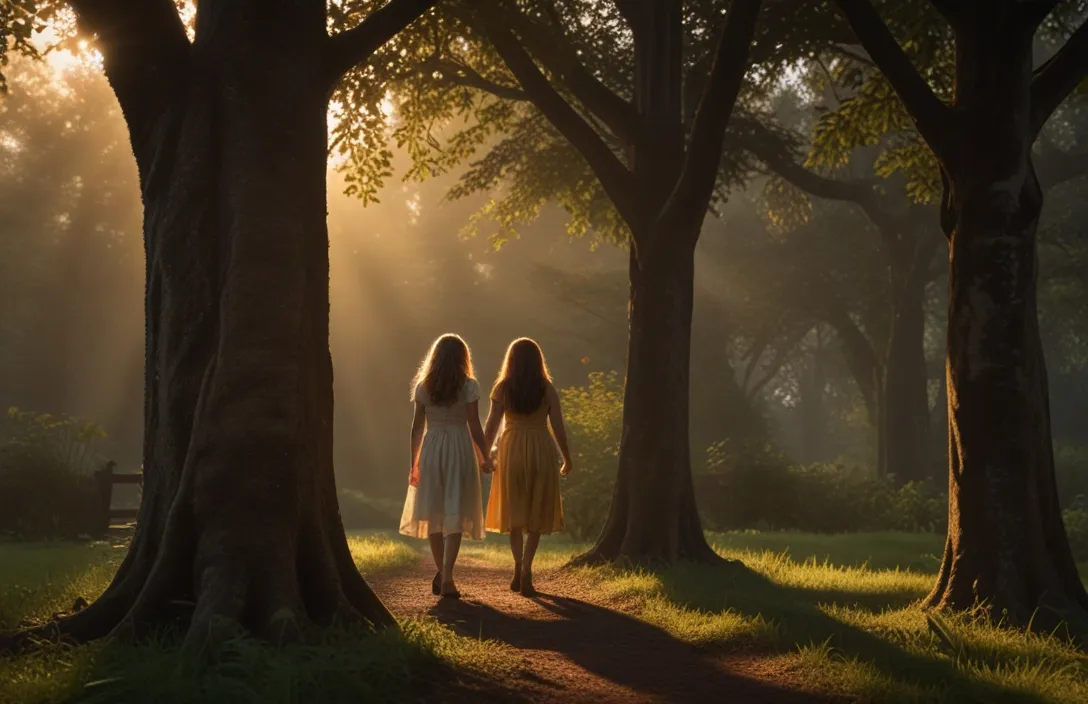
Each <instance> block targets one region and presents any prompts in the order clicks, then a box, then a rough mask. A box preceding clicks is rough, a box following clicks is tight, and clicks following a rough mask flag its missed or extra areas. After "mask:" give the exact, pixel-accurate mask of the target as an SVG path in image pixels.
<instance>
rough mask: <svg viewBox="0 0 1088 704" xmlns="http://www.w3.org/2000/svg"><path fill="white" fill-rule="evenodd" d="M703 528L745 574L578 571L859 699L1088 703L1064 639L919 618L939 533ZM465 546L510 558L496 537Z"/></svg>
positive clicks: (551, 546)
mask: <svg viewBox="0 0 1088 704" xmlns="http://www.w3.org/2000/svg"><path fill="white" fill-rule="evenodd" d="M710 537H711V542H712V543H713V544H714V545H715V547H716V549H717V550H718V551H719V553H721V554H722V555H724V556H726V557H729V558H733V559H736V560H740V561H742V562H743V564H744V565H745V566H746V568H747V569H745V568H707V567H699V566H693V565H686V566H678V567H674V568H670V569H667V570H664V571H661V572H645V571H626V570H619V569H615V568H599V569H585V570H579V572H578V575H577V577H578V578H579V579H583V580H589V581H591V582H593V583H595V584H596V585H597V586H598V588H599V589H600V590H602V591H603V593H605V594H606V595H607V596H608V598H609V600H610V601H611V602H612V603H613V604H614V607H615V608H619V609H622V610H624V611H628V612H631V613H634V614H636V615H637V616H638V617H639V618H641V619H643V620H645V621H648V622H650V623H652V624H654V625H656V626H658V627H659V628H662V629H664V630H665V631H668V632H669V633H671V634H672V635H673V636H674V637H676V638H678V639H681V640H685V641H688V642H691V643H693V644H696V645H699V646H703V647H706V648H720V649H729V650H744V651H756V652H768V653H796V654H798V655H799V659H798V664H797V667H798V671H797V672H796V675H798V676H800V677H801V678H802V679H804V680H805V681H806V682H810V683H813V684H816V685H818V686H819V688H820V689H824V690H829V691H833V692H839V693H842V694H846V695H852V696H854V697H857V698H859V699H860V700H862V701H869V702H889V703H894V702H957V703H958V702H998V701H1008V702H1013V701H1015V702H1070V703H1073V702H1077V703H1080V702H1085V701H1088V657H1086V656H1085V654H1084V653H1083V652H1080V651H1078V650H1076V649H1075V648H1073V647H1071V646H1070V645H1068V644H1067V643H1064V642H1062V641H1061V640H1060V639H1058V638H1054V637H1046V636H1038V635H1031V634H1022V633H1014V632H1009V631H1005V630H1001V629H997V628H994V627H991V626H988V625H982V624H979V623H972V622H970V621H968V620H967V619H953V618H946V617H942V618H936V619H932V620H930V619H927V618H926V615H925V614H924V613H923V612H922V611H921V610H920V609H919V608H917V601H918V600H919V599H920V598H921V597H923V596H924V595H925V594H926V593H927V592H928V591H929V589H930V588H931V587H932V585H933V579H934V574H933V573H934V571H935V570H936V568H937V566H938V562H939V553H940V548H941V539H940V537H939V536H932V535H908V534H869V535H864V534H862V535H845V536H818V535H806V534H785V533H777V534H776V533H762V534H760V533H733V534H725V535H712V536H710ZM584 547H585V546H583V545H577V544H573V543H570V542H565V541H563V540H551V541H545V542H544V543H543V544H542V547H541V554H540V561H541V565H542V566H544V565H558V564H562V563H564V562H566V561H567V560H568V559H569V558H570V557H571V556H572V555H574V554H576V553H577V552H578V551H579V550H580V549H583V548H584ZM465 552H466V554H468V555H471V556H473V557H476V558H478V559H483V560H487V561H492V562H496V563H500V562H501V563H505V564H509V562H510V558H509V555H508V553H507V552H506V549H505V547H504V546H503V545H501V543H499V541H493V542H489V543H487V544H484V545H479V544H472V545H470V547H468V548H467V549H466V550H465ZM1084 567H1085V566H1082V574H1085V575H1088V570H1085V569H1084Z"/></svg>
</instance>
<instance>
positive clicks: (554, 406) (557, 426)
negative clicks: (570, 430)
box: [545, 384, 574, 476]
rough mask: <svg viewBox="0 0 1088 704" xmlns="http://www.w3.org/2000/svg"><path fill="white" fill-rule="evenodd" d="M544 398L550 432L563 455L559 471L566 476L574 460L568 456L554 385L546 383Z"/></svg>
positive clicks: (565, 435)
mask: <svg viewBox="0 0 1088 704" xmlns="http://www.w3.org/2000/svg"><path fill="white" fill-rule="evenodd" d="M545 398H546V399H547V401H548V420H549V421H551V424H552V434H553V435H555V442H556V444H558V445H559V452H560V453H562V455H563V468H562V469H561V470H559V471H560V473H561V474H563V475H564V476H566V475H567V474H569V473H570V470H571V469H573V468H574V462H573V460H571V458H570V446H569V445H568V444H567V427H566V426H565V425H563V409H562V408H560V406H559V392H557V391H556V390H555V387H554V386H552V385H551V384H548V391H547V393H546V396H545Z"/></svg>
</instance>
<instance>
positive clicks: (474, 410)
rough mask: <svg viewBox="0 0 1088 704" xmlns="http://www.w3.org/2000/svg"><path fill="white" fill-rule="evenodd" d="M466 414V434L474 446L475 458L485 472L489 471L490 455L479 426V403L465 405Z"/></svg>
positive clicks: (481, 428) (481, 427) (473, 402)
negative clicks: (470, 437)
mask: <svg viewBox="0 0 1088 704" xmlns="http://www.w3.org/2000/svg"><path fill="white" fill-rule="evenodd" d="M465 410H466V411H467V413H468V432H469V434H470V435H471V436H472V442H473V444H475V445H476V457H477V459H478V460H479V461H480V463H481V464H482V465H483V467H484V471H485V472H490V471H491V454H490V453H489V452H488V451H487V442H486V441H485V440H484V429H483V426H481V425H480V402H479V401H472V402H471V403H467V404H465Z"/></svg>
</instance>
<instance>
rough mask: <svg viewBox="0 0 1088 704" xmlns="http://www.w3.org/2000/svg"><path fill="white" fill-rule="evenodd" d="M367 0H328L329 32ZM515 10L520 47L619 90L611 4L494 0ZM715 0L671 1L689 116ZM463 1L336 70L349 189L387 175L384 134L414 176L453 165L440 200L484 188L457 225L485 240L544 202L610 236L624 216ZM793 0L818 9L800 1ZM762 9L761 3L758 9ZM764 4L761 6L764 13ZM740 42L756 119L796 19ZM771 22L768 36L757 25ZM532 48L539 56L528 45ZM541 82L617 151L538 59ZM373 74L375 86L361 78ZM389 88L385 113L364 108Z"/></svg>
mask: <svg viewBox="0 0 1088 704" xmlns="http://www.w3.org/2000/svg"><path fill="white" fill-rule="evenodd" d="M375 4H376V3H375V2H373V0H344V1H343V2H337V3H334V5H335V6H336V10H335V12H334V13H333V15H332V25H333V28H334V31H340V30H343V29H346V28H349V27H351V26H352V25H353V24H355V23H356V22H358V21H359V18H361V17H363V16H365V14H366V13H367V12H369V11H370V9H371V8H372V7H373V6H374V5H375ZM501 7H506V8H507V9H511V8H513V9H515V10H516V12H517V15H516V17H517V19H513V20H511V22H512V23H513V24H512V26H513V27H514V28H515V29H516V30H517V33H518V34H519V35H520V36H522V38H523V41H524V43H525V45H526V49H527V50H528V51H529V53H530V54H533V55H538V54H539V53H540V52H569V54H568V55H569V56H573V57H575V58H576V59H577V61H578V62H579V63H580V64H581V65H582V66H584V67H585V69H586V70H587V71H588V72H589V73H590V74H591V75H592V76H594V77H595V78H596V79H597V80H598V81H600V82H601V84H603V85H604V86H605V87H606V88H608V89H609V90H611V91H612V92H613V93H614V94H615V95H617V96H619V97H620V98H622V99H624V100H631V98H632V97H633V88H632V86H633V75H632V72H633V65H634V62H633V56H632V52H633V48H634V44H633V38H632V35H631V32H630V29H629V28H628V26H627V23H626V21H624V20H623V18H622V17H621V16H620V14H619V11H618V9H617V7H616V4H615V3H612V2H604V3H601V2H596V1H595V0H554V1H548V0H526V1H525V2H509V3H498V4H497V5H496V8H501ZM727 8H728V2H726V1H725V0H714V1H713V2H707V3H687V4H685V17H684V30H685V34H684V37H683V40H684V44H685V46H684V61H685V86H684V93H685V95H684V102H685V109H684V113H685V114H684V116H685V120H687V122H688V123H689V124H690V120H691V118H692V117H693V115H694V111H695V108H696V107H697V104H698V98H699V96H700V95H701V91H702V87H703V81H704V79H705V75H706V72H707V71H708V69H709V62H708V60H707V59H708V57H709V56H710V55H711V53H712V51H713V48H714V46H715V43H716V40H717V35H718V31H719V30H720V28H721V26H722V25H723V22H724V16H725V12H726V9H727ZM463 10H464V8H463V6H458V5H457V4H446V5H443V6H440V7H439V8H438V9H436V10H435V11H432V12H431V13H429V14H428V15H426V16H425V17H424V18H422V19H421V20H420V21H418V22H416V23H415V24H413V25H412V26H411V27H410V28H409V29H408V30H407V31H406V32H404V33H402V34H401V35H400V36H398V37H397V39H395V40H394V41H392V42H390V43H389V44H387V45H386V46H385V47H383V49H382V50H381V51H380V52H379V55H378V56H377V57H376V58H375V59H374V60H373V61H372V62H371V64H370V65H369V66H368V67H367V68H365V69H360V70H357V71H355V72H353V73H352V74H350V75H349V76H347V77H346V79H345V80H344V81H343V83H342V84H341V86H340V87H339V88H338V90H337V93H336V96H335V98H334V99H335V100H336V101H337V103H338V104H340V105H342V106H343V107H344V109H343V110H342V111H341V112H340V113H339V114H338V115H337V118H336V124H335V126H334V128H333V129H334V135H335V140H334V146H335V149H336V150H337V151H338V153H339V154H341V155H342V156H345V157H346V159H345V160H344V162H343V167H342V168H343V169H344V170H345V171H346V172H348V173H349V174H351V176H350V179H351V180H350V186H349V189H350V190H351V192H352V193H354V194H356V195H359V196H360V197H362V198H364V200H372V199H373V198H374V197H375V195H376V189H377V188H378V187H379V186H380V184H381V183H384V182H385V180H386V179H388V178H389V177H390V175H391V174H390V172H389V170H388V168H387V166H388V164H387V156H386V154H387V153H386V152H383V147H382V146H381V145H383V144H384V139H385V136H386V135H387V134H391V135H392V136H393V137H395V140H396V143H397V145H398V146H400V147H402V148H404V149H405V150H406V152H407V154H408V157H409V159H410V163H409V164H408V165H407V166H406V167H405V171H404V178H406V179H423V178H428V177H431V176H434V175H438V174H444V173H449V172H451V171H453V170H455V169H459V168H462V167H467V168H466V170H465V171H464V172H463V174H462V176H461V179H460V181H459V183H458V184H457V185H456V186H455V187H454V188H452V189H451V190H450V192H449V193H448V197H449V198H451V199H458V198H465V197H469V196H472V195H474V194H480V193H486V194H487V195H488V196H489V198H488V200H487V202H486V203H485V205H484V206H483V207H482V208H481V209H480V210H479V211H478V212H477V213H476V216H475V217H474V218H473V219H472V221H471V222H470V223H469V225H468V226H467V227H466V228H465V234H467V235H469V236H472V235H486V236H488V237H490V239H491V242H492V243H493V244H494V245H495V246H496V247H498V246H501V245H502V244H503V243H504V242H506V241H508V240H509V239H511V238H513V237H516V236H517V234H518V232H519V230H520V229H521V228H522V227H523V226H524V225H526V224H528V223H530V222H532V221H534V220H535V219H536V218H537V216H538V215H539V214H540V213H541V212H542V210H543V209H544V207H545V206H546V205H548V204H551V205H556V206H558V207H560V208H561V209H562V210H563V211H565V213H566V214H567V217H568V222H567V226H566V234H567V235H568V236H571V237H589V239H590V241H591V243H592V244H593V245H596V244H597V243H599V242H609V243H613V244H622V243H624V242H626V240H627V237H628V232H627V227H626V224H625V223H624V222H623V221H622V220H621V218H620V217H619V215H618V214H617V212H616V211H615V209H614V207H613V205H612V203H611V201H610V200H609V199H608V198H607V197H606V196H605V194H604V192H603V191H602V189H601V187H600V185H599V183H598V182H597V179H596V177H595V176H594V175H593V173H592V172H591V171H590V169H589V167H588V165H587V164H586V162H585V160H584V159H583V158H582V156H581V154H580V153H579V152H578V151H577V150H575V149H574V148H572V147H571V146H570V145H569V144H568V142H567V141H566V139H564V138H562V137H561V136H560V135H559V134H558V133H557V132H556V131H555V130H554V129H553V128H552V126H551V125H550V124H549V123H548V122H547V121H546V120H545V119H544V118H543V117H542V116H541V115H540V113H539V112H538V111H537V110H536V109H535V108H534V107H533V106H532V104H531V103H530V102H529V101H528V100H527V99H526V97H525V96H524V95H523V94H522V92H521V89H520V87H519V86H518V84H517V82H516V81H515V79H514V78H513V76H512V75H510V73H509V71H508V70H507V69H506V67H505V65H504V64H503V62H502V61H501V59H500V58H499V57H498V56H497V55H496V54H495V52H494V50H493V49H492V48H491V47H490V46H489V44H488V43H487V42H486V41H484V40H482V38H480V37H479V36H478V34H477V33H476V32H475V31H474V30H473V29H472V27H471V26H470V24H469V23H467V22H466V21H465V18H464V16H463V14H462V13H463ZM804 10H805V12H813V13H816V12H818V11H819V10H818V8H817V7H815V6H806V7H805V8H804ZM496 11H498V10H496ZM774 11H775V9H774V7H772V8H771V9H769V10H767V12H768V13H772V14H773V12H774ZM769 16H770V15H769ZM761 31H762V33H763V34H761V35H760V36H759V37H758V38H757V40H756V42H755V44H754V45H753V60H754V61H755V62H757V63H758V66H756V67H754V68H753V69H752V70H751V71H750V72H749V75H748V79H749V80H748V81H747V85H746V89H745V93H744V95H742V97H741V101H740V104H739V106H738V112H743V113H745V114H748V115H749V116H753V117H756V118H758V117H759V116H760V115H761V114H762V113H763V112H764V111H765V110H766V109H767V105H766V98H767V96H768V95H769V94H770V93H771V92H772V91H773V89H774V86H775V85H776V82H777V81H778V78H779V76H780V75H781V72H782V71H783V70H784V69H785V67H786V66H787V65H788V64H789V63H791V62H792V61H795V60H796V58H797V56H798V55H800V54H801V53H803V52H805V51H808V50H809V49H808V47H809V45H810V44H811V41H812V40H811V38H810V37H808V36H807V34H806V32H808V26H807V25H805V24H801V23H793V22H783V21H772V20H768V21H767V22H766V23H765V26H764V27H763V29H762V30H761ZM771 34H773V36H768V35H771ZM538 58H539V56H538ZM538 65H539V67H540V68H541V70H542V71H543V72H544V73H545V74H546V75H548V78H549V79H550V80H551V84H552V86H553V87H554V88H555V89H556V90H557V91H558V92H559V93H560V94H561V95H562V96H563V97H564V98H565V99H566V100H567V102H568V103H569V104H570V105H571V106H572V107H574V108H575V109H576V110H577V111H578V112H579V113H580V114H581V115H582V116H583V117H584V118H585V119H586V120H587V121H588V122H590V124H591V125H593V126H594V127H595V128H597V131H598V133H599V134H600V136H601V138H602V139H603V140H604V141H605V143H606V144H608V145H609V146H610V147H611V148H612V149H613V151H614V152H615V154H616V155H617V157H618V158H620V159H621V161H625V160H626V159H627V152H626V146H625V145H624V144H622V143H621V142H620V140H619V139H617V137H616V136H615V135H613V134H611V133H610V132H609V131H608V130H607V129H606V128H605V127H604V126H603V125H601V124H600V123H599V122H597V120H596V118H595V117H594V116H593V115H592V114H591V113H590V112H589V111H588V110H587V109H586V108H585V106H583V105H581V104H580V103H579V102H578V101H577V100H576V99H575V98H574V97H573V96H572V95H571V94H570V93H569V91H567V89H566V87H565V86H564V84H563V82H562V80H561V78H560V77H559V76H556V75H552V74H550V73H549V72H548V70H547V68H546V67H545V66H544V65H543V63H540V64H538ZM379 85H381V86H384V88H383V89H382V90H381V91H379V90H378V89H377V88H376V87H375V86H379ZM387 98H388V99H389V100H390V101H391V102H392V104H393V106H394V108H395V110H394V115H393V117H392V119H391V120H385V121H383V120H382V119H379V118H378V117H377V115H378V112H377V111H376V107H377V106H378V105H379V104H380V103H381V101H382V100H385V99H387ZM727 140H728V142H729V144H730V147H729V148H727V150H726V153H725V155H724V157H723V160H722V168H721V178H720V180H719V184H718V185H719V188H718V190H717V192H716V193H715V197H714V202H716V203H718V202H721V200H722V199H723V198H724V197H725V196H726V194H727V193H728V192H729V191H730V190H731V189H734V188H736V187H738V186H739V185H741V184H743V183H745V182H746V181H747V179H748V178H749V177H750V176H751V174H752V173H753V172H754V171H755V168H756V162H755V160H754V159H753V158H752V157H751V156H750V155H749V154H748V153H747V152H746V151H745V150H743V149H740V148H737V145H738V143H739V142H740V141H742V140H743V136H742V135H740V134H739V133H738V132H737V131H735V130H734V131H733V132H732V133H731V135H730V136H729V137H728V138H727Z"/></svg>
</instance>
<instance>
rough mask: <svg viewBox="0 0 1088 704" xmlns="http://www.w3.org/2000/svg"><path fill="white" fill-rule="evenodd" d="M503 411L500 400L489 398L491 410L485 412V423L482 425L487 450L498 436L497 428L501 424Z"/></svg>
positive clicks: (492, 445)
mask: <svg viewBox="0 0 1088 704" xmlns="http://www.w3.org/2000/svg"><path fill="white" fill-rule="evenodd" d="M505 411H506V409H505V407H504V406H503V404H502V401H501V400H499V399H494V398H493V399H491V410H490V411H488V413H487V424H486V425H485V426H484V444H485V445H487V447H488V451H489V452H490V449H491V448H492V447H494V445H495V438H497V437H498V436H499V428H500V427H501V426H502V418H503V413H504V412H505Z"/></svg>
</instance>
